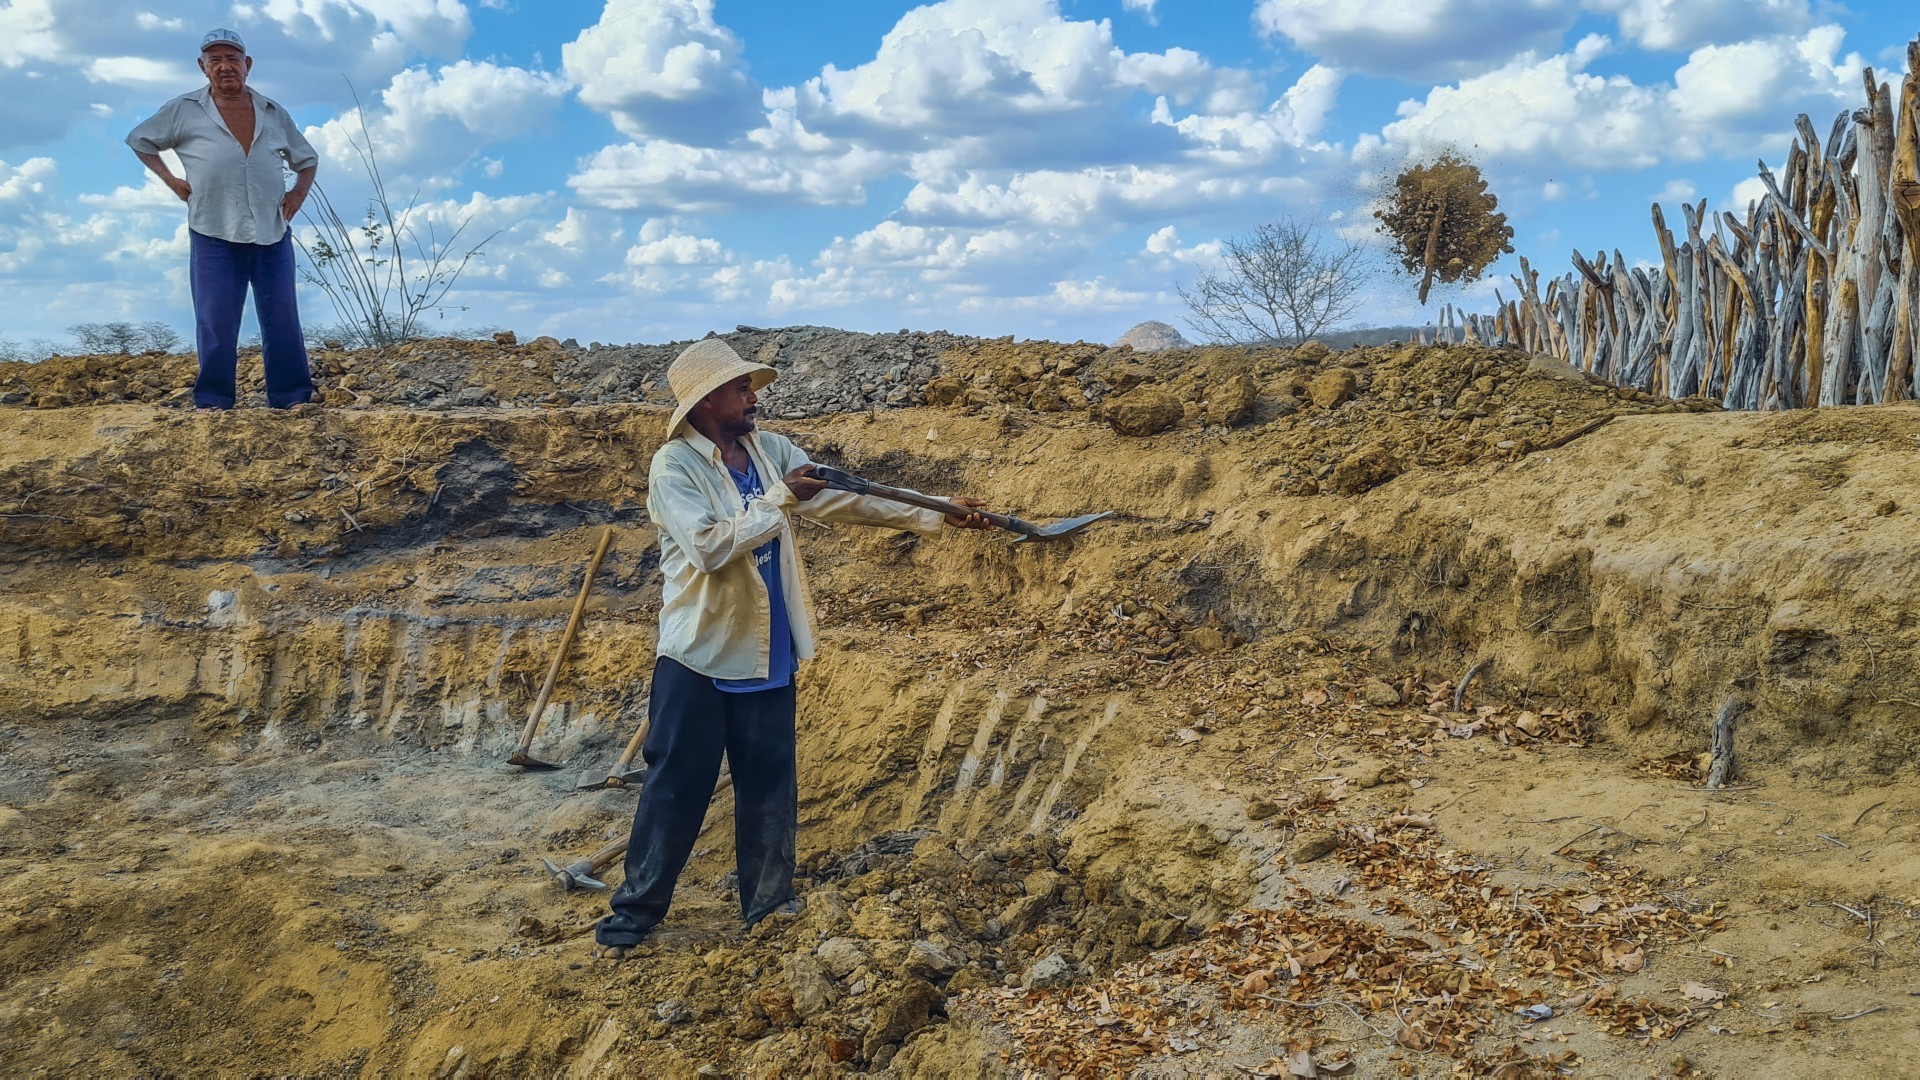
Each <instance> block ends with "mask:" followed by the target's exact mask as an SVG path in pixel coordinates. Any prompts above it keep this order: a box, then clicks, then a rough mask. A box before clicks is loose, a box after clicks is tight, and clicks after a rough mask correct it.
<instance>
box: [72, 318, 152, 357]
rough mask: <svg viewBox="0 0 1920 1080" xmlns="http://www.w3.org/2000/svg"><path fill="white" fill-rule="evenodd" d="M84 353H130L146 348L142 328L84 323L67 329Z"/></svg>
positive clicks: (126, 324)
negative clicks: (143, 342)
mask: <svg viewBox="0 0 1920 1080" xmlns="http://www.w3.org/2000/svg"><path fill="white" fill-rule="evenodd" d="M67 333H68V334H69V335H70V336H71V337H72V338H73V343H74V345H76V346H77V347H79V349H80V351H81V352H82V353H120V354H124V353H130V352H133V351H135V350H136V349H142V348H145V346H144V345H143V344H142V341H143V340H144V339H143V338H142V336H141V332H140V327H139V326H137V325H135V324H133V323H130V322H83V323H74V324H73V325H72V326H69V327H67Z"/></svg>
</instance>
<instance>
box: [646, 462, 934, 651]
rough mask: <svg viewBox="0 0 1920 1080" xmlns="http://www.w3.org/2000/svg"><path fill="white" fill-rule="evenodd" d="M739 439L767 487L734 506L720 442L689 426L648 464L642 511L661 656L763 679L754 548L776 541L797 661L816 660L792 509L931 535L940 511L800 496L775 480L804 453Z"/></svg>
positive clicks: (763, 625) (765, 604)
mask: <svg viewBox="0 0 1920 1080" xmlns="http://www.w3.org/2000/svg"><path fill="white" fill-rule="evenodd" d="M741 442H742V443H743V444H744V445H745V446H746V449H747V454H748V455H749V456H750V457H752V458H753V464H754V467H755V468H756V469H758V470H759V472H760V476H761V479H762V483H763V484H765V486H766V492H765V494H763V495H762V496H761V497H760V498H758V499H755V500H753V501H752V502H750V503H748V504H747V506H746V508H745V509H742V508H741V506H740V491H739V489H738V488H737V487H735V486H734V483H733V477H732V476H731V475H730V474H729V473H728V472H727V466H726V463H725V461H724V460H723V459H722V456H721V452H720V448H719V447H718V446H715V445H714V444H713V441H712V440H710V439H708V438H707V437H706V436H704V435H701V434H700V433H699V432H697V431H695V430H693V429H692V427H691V426H685V425H683V426H682V427H681V429H680V434H679V435H677V436H676V437H674V438H672V439H669V440H667V443H666V445H665V446H662V447H661V448H660V450H659V451H658V452H657V453H655V454H654V455H653V464H652V466H651V467H650V468H649V469H648V471H647V513H648V515H649V516H651V517H652V518H653V522H654V525H655V526H656V527H657V528H658V529H659V532H660V572H661V573H662V574H663V575H664V576H665V577H666V584H665V586H664V587H663V589H662V595H661V599H660V645H659V650H658V652H659V654H660V655H661V656H665V657H668V658H670V659H673V660H677V661H679V662H680V663H682V664H685V665H686V666H687V667H689V668H692V669H693V670H694V671H697V672H699V673H700V674H702V675H707V676H711V677H713V678H716V679H764V678H766V677H767V656H768V651H769V650H768V646H769V644H770V642H771V638H772V635H773V613H772V608H771V601H769V599H768V597H767V586H766V582H764V581H762V580H761V578H760V572H759V571H758V570H757V569H755V568H754V565H753V550H754V549H755V548H757V547H759V546H760V545H762V544H764V543H766V542H767V541H768V540H771V539H774V538H776V537H777V538H779V539H780V540H782V541H785V542H784V543H782V544H781V545H780V568H779V569H780V584H781V589H782V591H784V592H785V593H786V603H787V623H788V625H789V626H791V627H792V628H793V655H794V659H795V660H807V659H810V658H812V656H813V651H814V645H813V621H812V618H811V616H810V611H811V609H812V607H813V603H812V598H811V597H810V595H809V594H808V592H807V580H806V575H805V572H804V571H803V570H802V568H801V565H800V556H799V553H798V551H796V550H795V545H794V544H793V532H792V526H791V525H790V524H789V522H788V515H789V514H793V513H798V514H800V515H802V516H804V517H810V518H817V519H820V520H822V521H843V522H848V523H850V524H855V525H877V526H880V527H882V528H892V529H906V530H909V531H912V532H920V533H933V532H938V531H939V530H940V527H941V524H942V522H943V520H944V519H943V517H942V516H941V515H940V514H937V513H935V512H933V511H931V510H921V509H919V508H917V507H911V506H906V505H904V504H901V503H896V502H892V501H890V500H887V499H880V498H874V497H871V496H865V495H854V494H852V493H850V492H845V491H823V492H821V493H820V494H818V495H815V496H814V497H813V498H811V499H809V500H807V501H806V502H801V501H800V500H799V499H798V498H796V497H795V496H794V494H793V491H792V490H791V489H790V488H788V487H787V485H786V483H785V481H783V480H782V479H781V477H784V476H786V475H787V473H789V472H791V471H792V470H794V469H796V468H799V467H800V466H802V465H805V464H807V455H806V453H805V452H804V451H802V450H801V449H800V448H799V447H797V446H795V445H793V443H792V442H791V441H789V440H788V439H787V438H785V437H784V436H781V435H776V434H774V433H773V432H770V431H756V432H753V433H751V434H749V435H748V436H747V437H746V438H744V439H742V440H741Z"/></svg>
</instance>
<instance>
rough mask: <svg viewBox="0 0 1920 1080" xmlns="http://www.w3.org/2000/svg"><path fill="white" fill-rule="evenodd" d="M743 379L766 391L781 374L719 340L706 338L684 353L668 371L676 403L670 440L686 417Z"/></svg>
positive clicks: (670, 427) (668, 425)
mask: <svg viewBox="0 0 1920 1080" xmlns="http://www.w3.org/2000/svg"><path fill="white" fill-rule="evenodd" d="M742 375H751V376H753V388H754V389H755V390H756V391H758V390H764V389H766V387H767V384H768V383H770V382H772V381H773V380H775V379H777V378H779V377H780V373H779V372H777V371H775V370H774V369H772V368H770V367H768V366H767V365H765V364H756V363H754V362H753V361H751V360H748V359H745V358H744V357H742V356H741V355H740V354H739V353H737V352H734V351H733V346H731V345H728V344H727V343H726V342H724V341H721V340H720V339H719V338H705V339H703V340H700V341H696V342H694V343H693V344H691V345H689V346H687V347H686V348H685V349H684V350H682V351H681V353H680V355H679V356H676V357H674V358H673V363H672V364H670V365H668V367H667V387H668V388H669V389H671V390H672V391H673V400H674V401H675V403H676V407H675V408H674V410H673V419H671V420H668V421H667V438H669V439H671V438H673V437H674V436H675V435H678V434H680V425H681V424H683V423H685V422H686V419H687V413H689V412H691V411H693V407H694V406H695V405H698V404H700V402H702V401H704V400H705V399H706V396H707V395H708V394H711V393H713V392H714V391H715V390H718V389H720V388H721V387H723V386H725V385H727V384H728V383H730V382H732V381H733V380H735V379H737V378H739V377H740V376H742Z"/></svg>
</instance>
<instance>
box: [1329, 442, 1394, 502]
mask: <svg viewBox="0 0 1920 1080" xmlns="http://www.w3.org/2000/svg"><path fill="white" fill-rule="evenodd" d="M1402 469H1403V466H1402V465H1401V463H1400V459H1399V458H1398V457H1397V456H1395V455H1394V453H1393V451H1391V450H1389V449H1388V448H1387V447H1386V446H1384V445H1380V444H1375V445H1373V446H1365V447H1361V448H1360V450H1358V451H1357V452H1355V453H1354V454H1352V455H1350V456H1348V457H1347V458H1345V459H1343V460H1342V461H1341V462H1340V464H1338V465H1335V466H1334V468H1333V474H1332V475H1331V476H1330V477H1328V480H1329V481H1330V482H1331V484H1332V486H1333V489H1334V490H1335V491H1338V492H1339V493H1341V494H1342V495H1358V494H1360V493H1361V492H1363V491H1371V490H1373V489H1374V488H1377V487H1379V486H1380V485H1381V484H1384V483H1386V482H1387V481H1389V480H1391V479H1393V478H1394V477H1396V476H1399V475H1400V473H1401V471H1402Z"/></svg>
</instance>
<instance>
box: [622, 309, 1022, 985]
mask: <svg viewBox="0 0 1920 1080" xmlns="http://www.w3.org/2000/svg"><path fill="white" fill-rule="evenodd" d="M776 374H777V373H776V372H775V371H774V369H773V368H770V367H768V366H766V365H765V364H755V363H750V362H749V361H747V360H744V359H742V358H741V357H740V354H738V353H736V352H734V351H733V349H732V348H731V347H729V346H728V345H727V343H726V342H724V341H722V340H720V339H719V338H717V337H709V338H707V339H706V340H704V341H700V342H697V343H695V344H693V345H691V346H689V347H688V348H687V349H686V350H685V351H684V352H682V353H681V354H680V355H679V356H678V357H677V358H675V360H674V361H673V364H672V366H671V367H669V368H668V369H667V384H668V386H670V387H671V388H672V390H673V396H674V400H675V402H676V404H677V407H676V408H675V409H674V413H673V418H672V419H670V420H669V421H668V422H667V442H666V444H665V445H664V446H662V447H661V448H660V450H659V452H658V453H656V454H654V456H653V465H652V467H651V468H650V469H649V470H648V473H647V513H648V515H649V516H650V517H652V519H653V521H654V524H655V525H656V526H657V527H658V529H659V533H660V571H661V573H662V574H663V575H664V576H665V578H666V583H665V586H664V587H663V589H662V594H661V601H660V643H659V648H658V653H659V655H658V656H657V657H656V659H655V661H654V668H653V687H652V695H651V698H650V703H649V706H648V709H649V713H648V715H649V718H650V723H651V726H650V728H649V730H648V732H647V740H646V746H645V749H644V751H643V753H644V756H645V758H646V761H647V766H648V771H647V782H646V786H645V787H643V788H642V789H641V792H640V805H639V807H638V808H637V809H636V810H635V811H634V817H633V836H632V839H631V840H630V841H629V842H628V845H627V856H626V880H625V881H623V882H621V884H620V887H619V889H617V890H615V892H614V894H613V898H612V901H611V903H612V907H613V913H612V914H610V915H608V916H607V917H606V918H605V919H603V920H601V922H600V925H599V926H598V927H597V928H596V929H595V932H594V938H595V940H596V942H597V943H598V944H597V947H596V949H595V950H594V951H595V955H596V956H598V957H602V958H605V959H610V960H620V959H623V958H625V957H626V955H627V954H628V952H629V951H630V950H632V948H633V947H634V946H636V945H638V944H639V943H640V942H641V940H642V939H644V938H645V937H646V936H647V934H648V933H649V932H650V931H652V929H653V928H654V927H655V926H656V925H658V924H659V922H660V920H662V919H664V918H665V917H666V914H667V907H668V905H669V904H670V903H671V901H672V899H673V887H674V883H675V882H676V881H677V880H678V878H679V876H680V871H681V869H682V868H683V867H685V866H686V862H687V857H688V856H689V855H690V854H691V853H692V851H693V845H694V841H695V840H696V839H697V838H698V836H699V833H700V823H701V820H702V819H703V818H704V817H705V816H706V812H707V804H708V803H709V802H710V801H711V799H712V796H713V790H714V785H715V783H716V782H717V781H718V779H719V775H720V759H721V757H722V755H723V754H724V755H725V757H726V759H727V762H728V764H729V765H730V767H731V768H732V771H733V790H734V825H733V830H734V849H735V857H736V859H737V862H738V867H739V877H740V915H741V918H742V919H744V920H745V921H746V923H747V925H748V926H752V925H753V924H754V923H757V922H759V921H760V920H761V919H763V918H765V917H766V916H768V915H771V914H775V913H785V914H793V913H797V912H798V911H799V903H798V901H796V900H795V899H794V895H793V870H794V832H795V829H796V826H797V823H798V817H799V786H798V780H797V777H796V770H795V765H794V700H795V699H794V671H795V668H796V667H797V666H798V664H799V662H800V661H802V660H806V659H809V658H811V657H812V656H813V651H814V645H813V626H812V621H811V619H810V618H809V615H808V611H809V609H810V608H811V606H812V605H811V603H810V601H809V597H808V595H807V583H806V578H805V575H804V574H803V573H802V571H801V566H800V557H799V553H798V552H796V551H795V550H794V545H793V531H792V528H791V526H790V525H789V522H788V516H789V515H790V514H794V513H798V514H802V515H804V516H806V517H810V518H819V519H822V520H827V521H842V522H849V523H852V524H858V525H875V526H880V527H882V528H893V529H908V530H912V531H914V532H921V533H932V532H937V531H939V529H940V527H941V526H942V524H943V523H944V524H945V525H950V526H953V527H955V528H962V529H981V528H986V527H987V523H986V521H985V520H984V519H982V518H981V517H979V516H978V515H968V516H966V517H958V516H954V515H945V516H943V515H941V514H938V513H935V512H933V511H930V510H920V509H915V508H912V507H908V506H905V505H902V504H900V503H895V502H890V501H888V500H884V499H876V498H870V497H866V496H860V495H853V494H849V493H847V492H844V491H829V490H827V488H826V484H825V482H824V481H821V480H817V479H815V478H814V477H813V476H811V475H810V471H811V470H812V468H813V466H812V465H811V464H810V463H809V462H808V461H807V456H806V454H805V452H803V451H802V450H801V449H800V448H799V447H797V446H795V445H794V444H793V443H792V442H790V441H788V440H787V439H786V438H784V437H782V436H780V435H776V434H774V433H772V432H767V431H760V430H758V429H757V428H756V427H755V423H754V421H755V419H756V415H757V411H758V410H757V408H756V405H757V403H758V401H759V396H758V393H759V391H761V390H763V389H765V388H766V386H767V384H768V383H771V382H772V381H773V380H774V378H775V376H776ZM953 501H954V502H956V503H958V504H960V505H962V506H967V507H980V506H983V505H985V504H984V503H981V502H980V501H978V500H976V499H966V498H958V499H954V500H953Z"/></svg>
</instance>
